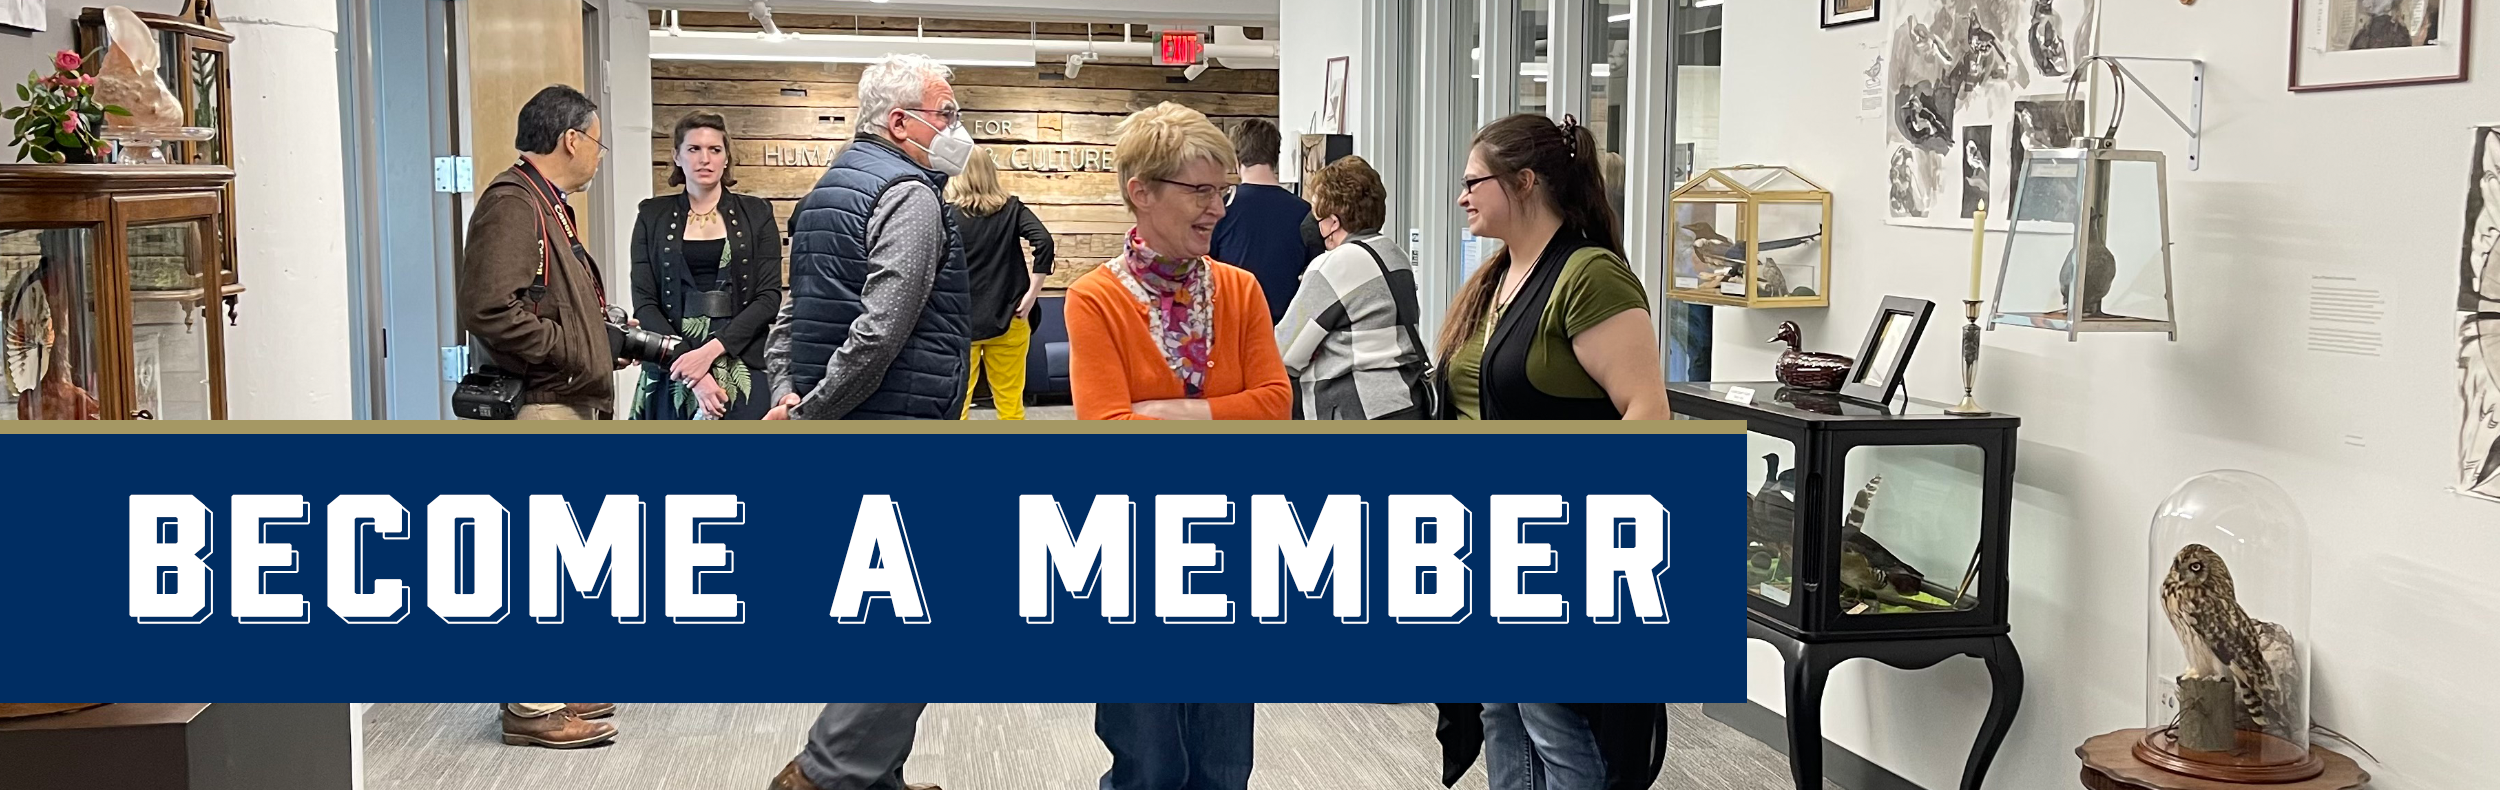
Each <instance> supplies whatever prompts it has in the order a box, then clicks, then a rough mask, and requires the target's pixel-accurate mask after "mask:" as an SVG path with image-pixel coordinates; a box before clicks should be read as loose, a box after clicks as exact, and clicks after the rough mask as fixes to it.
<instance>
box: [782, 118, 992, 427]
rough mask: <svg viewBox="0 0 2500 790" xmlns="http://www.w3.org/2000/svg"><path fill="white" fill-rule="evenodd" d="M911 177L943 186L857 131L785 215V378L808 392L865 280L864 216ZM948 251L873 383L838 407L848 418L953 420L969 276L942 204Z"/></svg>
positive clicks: (857, 306)
mask: <svg viewBox="0 0 2500 790" xmlns="http://www.w3.org/2000/svg"><path fill="white" fill-rule="evenodd" d="M905 181H919V182H921V183H923V184H927V185H928V186H929V189H931V190H932V191H935V192H937V193H938V194H939V195H944V194H945V192H946V176H944V175H943V174H940V173H937V172H934V171H931V170H929V169H927V168H923V167H921V166H920V164H919V163H917V162H913V161H912V160H911V158H910V157H907V156H904V155H903V153H902V151H900V150H898V149H896V148H895V147H894V146H893V144H891V143H888V142H885V141H884V140H881V139H877V138H873V137H869V136H867V135H861V136H860V137H859V138H858V139H857V140H855V141H853V142H852V143H851V145H850V147H849V148H847V149H844V150H843V152H842V155H841V156H839V157H836V158H835V159H834V161H833V166H832V167H831V168H828V169H827V170H825V175H824V177H823V178H821V179H818V180H817V181H816V187H815V189H814V190H812V191H810V192H808V193H807V198H806V199H805V200H803V201H801V202H800V203H799V210H798V213H797V214H795V215H792V216H791V218H790V227H791V229H792V233H791V237H790V298H791V304H790V381H791V385H792V387H793V391H795V392H799V393H806V392H809V391H811V390H814V389H815V388H816V383H817V382H818V381H820V380H822V379H823V378H824V377H825V363H826V361H827V360H830V359H832V358H833V352H834V351H835V350H837V349H840V348H841V347H842V344H843V342H844V341H847V340H848V339H849V338H850V336H851V322H852V321H853V320H856V319H858V318H859V316H860V314H861V312H863V308H862V305H861V299H860V291H861V290H862V288H863V287H864V286H865V285H866V283H867V282H868V271H869V266H868V248H869V239H868V219H869V217H870V216H871V215H873V214H875V213H876V210H877V202H878V201H879V200H880V199H883V198H884V197H885V193H886V190H889V189H892V188H894V186H895V185H896V184H900V183H903V182H905ZM939 214H940V215H941V216H943V217H944V220H943V221H944V223H945V226H946V260H945V261H944V262H943V263H942V264H940V265H939V267H938V273H937V281H936V283H935V284H934V285H933V286H932V287H931V288H930V290H929V302H928V305H927V306H925V307H923V308H922V309H921V311H920V320H919V322H918V323H917V324H915V325H913V326H912V328H911V337H910V338H909V339H907V340H906V341H905V342H904V344H903V349H902V352H901V353H899V354H896V355H895V357H894V362H893V364H891V365H888V366H887V367H886V370H885V378H884V380H883V381H882V382H880V383H879V384H878V385H877V389H876V392H874V393H872V394H870V395H869V396H868V399H867V400H863V401H860V404H859V406H858V407H856V408H853V409H852V410H851V412H850V413H849V414H847V415H844V417H843V418H844V419H854V420H952V419H958V418H960V417H961V416H962V415H963V400H964V383H965V376H966V375H967V374H968V373H969V372H970V370H969V365H970V360H971V350H972V341H971V340H970V339H969V338H967V337H966V319H967V317H968V315H969V311H970V309H971V302H972V295H971V281H970V279H969V277H968V276H967V274H966V271H967V269H966V266H965V263H964V246H963V237H962V234H961V233H959V232H957V231H956V229H955V222H954V218H953V217H951V216H946V214H947V212H945V211H943V210H941V211H939Z"/></svg>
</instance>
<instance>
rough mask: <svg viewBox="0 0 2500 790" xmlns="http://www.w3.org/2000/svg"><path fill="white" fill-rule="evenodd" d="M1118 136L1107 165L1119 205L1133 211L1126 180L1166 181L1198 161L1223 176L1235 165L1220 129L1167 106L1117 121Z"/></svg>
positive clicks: (1197, 114)
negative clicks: (1114, 175)
mask: <svg viewBox="0 0 2500 790" xmlns="http://www.w3.org/2000/svg"><path fill="white" fill-rule="evenodd" d="M1119 132H1120V143H1119V145H1117V146H1115V147H1113V148H1112V149H1111V162H1112V167H1113V169H1114V170H1117V171H1118V173H1119V176H1120V202H1121V203H1123V204H1126V205H1128V208H1129V210H1130V211H1135V210H1137V206H1136V204H1135V203H1132V202H1130V200H1129V196H1128V182H1129V179H1132V178H1133V179H1137V180H1140V181H1149V182H1151V181H1154V180H1155V179H1158V178H1171V177H1173V176H1175V175H1179V174H1180V172H1181V169H1182V168H1186V167H1188V166H1190V165H1191V164H1194V163H1198V162H1214V163H1216V164H1219V165H1223V166H1224V170H1225V172H1228V173H1229V172H1232V171H1233V170H1235V169H1237V167H1238V166H1239V165H1238V161H1239V160H1237V159H1236V158H1235V157H1234V156H1233V140H1232V138H1231V137H1228V136H1226V135H1225V134H1224V130H1223V129H1220V128H1217V127H1216V125H1215V122H1213V121H1209V120H1207V116H1206V114H1205V113H1201V112H1199V111H1197V110H1192V109H1190V108H1187V107H1183V106H1181V105H1178V104H1173V103H1171V102H1164V103H1162V104H1158V105H1155V106H1153V107H1148V108H1146V109H1143V110H1139V111H1137V114H1135V115H1131V116H1129V117H1128V118H1127V119H1126V120H1122V121H1120V129H1119ZM1150 186H1151V184H1150Z"/></svg>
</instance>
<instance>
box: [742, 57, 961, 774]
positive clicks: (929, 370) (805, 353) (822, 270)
mask: <svg viewBox="0 0 2500 790" xmlns="http://www.w3.org/2000/svg"><path fill="white" fill-rule="evenodd" d="M951 76H952V73H951V72H950V71H949V70H948V69H947V68H946V67H945V66H942V65H939V64H938V63H937V62H936V61H933V60H930V59H928V58H925V57H921V56H918V55H888V56H886V58H885V59H884V60H881V61H878V62H877V63H875V64H873V65H870V66H869V67H868V68H867V70H866V71H865V72H863V73H861V74H860V78H859V103H860V116H859V130H858V133H857V134H856V135H855V136H854V139H853V141H852V143H851V145H850V147H849V148H847V149H845V150H844V151H843V152H842V155H841V156H839V157H835V158H834V161H833V166H831V167H829V168H826V169H825V175H824V177H823V178H820V179H818V180H817V181H816V187H815V189H814V190H812V191H810V192H808V194H807V198H806V199H805V200H803V201H800V203H799V209H798V213H797V214H795V215H792V217H791V218H790V228H791V231H792V233H791V239H790V285H789V295H790V298H788V299H785V300H783V301H782V303H781V313H780V316H779V318H778V320H776V321H774V322H773V330H772V336H771V341H770V344H769V345H768V347H767V349H766V350H765V363H766V365H767V366H768V367H769V368H770V369H771V371H772V381H773V389H774V392H773V402H774V406H773V409H772V411H771V412H770V413H769V414H767V415H765V419H768V420H772V419H800V420H839V419H855V420H951V419H959V418H960V417H961V416H962V414H963V400H964V383H965V380H966V376H967V375H968V374H969V372H970V371H969V367H970V366H969V359H970V356H971V346H972V341H971V339H970V338H968V337H966V334H967V333H968V331H969V328H968V321H969V320H970V317H971V306H972V286H971V279H970V275H969V267H968V266H967V265H966V264H965V262H964V248H963V240H962V237H961V234H959V233H958V232H957V231H956V229H955V223H954V221H953V220H952V219H951V218H949V217H948V216H947V214H946V210H945V203H944V202H943V201H942V200H940V197H939V196H940V195H942V194H944V193H945V191H946V180H947V179H948V178H949V177H952V176H954V175H955V174H957V173H961V172H963V168H964V163H966V162H968V161H970V160H971V158H972V157H973V156H975V155H978V154H980V149H979V148H977V147H975V146H974V145H973V144H972V136H971V135H970V134H968V133H966V132H965V131H964V129H963V125H962V124H961V123H960V117H959V116H960V115H961V112H960V110H959V108H958V107H957V106H956V104H955V88H954V87H953V86H951V85H948V84H947V79H948V78H949V77H951ZM828 790H830V789H828Z"/></svg>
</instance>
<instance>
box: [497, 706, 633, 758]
mask: <svg viewBox="0 0 2500 790" xmlns="http://www.w3.org/2000/svg"><path fill="white" fill-rule="evenodd" d="M615 737H616V725H613V724H603V723H600V722H595V721H582V719H581V717H580V716H576V715H574V714H573V711H571V710H569V709H566V710H558V711H554V712H552V713H548V714H546V715H544V716H515V715H512V711H509V710H507V711H504V714H503V742H504V743H507V744H511V745H513V746H544V747H547V748H549V749H579V748H582V747H584V746H597V745H599V744H602V743H607V742H608V741H609V740H610V739H613V738H615Z"/></svg>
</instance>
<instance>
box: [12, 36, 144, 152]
mask: <svg viewBox="0 0 2500 790" xmlns="http://www.w3.org/2000/svg"><path fill="white" fill-rule="evenodd" d="M97 52H98V53H101V52H102V50H101V49H99V50H97ZM95 58H96V55H89V56H87V60H89V61H91V62H92V61H93V60H94V59H95ZM92 79H93V78H92V77H88V76H86V75H82V74H80V73H78V72H76V71H55V72H54V73H53V74H52V75H51V76H50V77H46V76H44V75H43V74H42V72H41V71H34V72H28V73H27V75H26V82H24V83H22V84H20V85H18V86H17V100H18V101H19V102H22V103H23V104H22V105H21V106H17V107H10V108H8V109H6V110H0V118H8V119H11V120H14V121H16V123H15V124H14V125H13V127H12V128H11V130H10V135H9V143H8V144H9V145H13V146H17V157H18V158H19V159H27V160H32V161H35V162H41V163H44V164H60V163H63V162H67V161H69V156H68V154H70V153H72V152H75V153H78V154H80V155H88V154H94V155H98V156H101V154H102V153H103V150H104V138H103V137H101V136H100V135H99V133H100V132H102V131H103V127H104V116H107V115H122V116H128V115H130V111H129V110H128V109H125V108H122V107H117V106H107V105H103V104H99V103H97V101H96V98H95V85H94V84H93V83H92ZM47 80H49V82H47ZM72 118H76V119H77V128H76V131H71V130H70V128H69V127H70V119H72Z"/></svg>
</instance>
